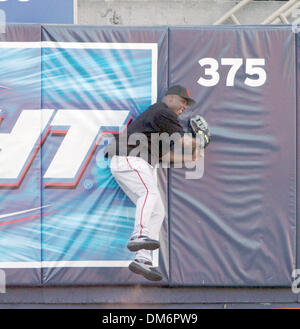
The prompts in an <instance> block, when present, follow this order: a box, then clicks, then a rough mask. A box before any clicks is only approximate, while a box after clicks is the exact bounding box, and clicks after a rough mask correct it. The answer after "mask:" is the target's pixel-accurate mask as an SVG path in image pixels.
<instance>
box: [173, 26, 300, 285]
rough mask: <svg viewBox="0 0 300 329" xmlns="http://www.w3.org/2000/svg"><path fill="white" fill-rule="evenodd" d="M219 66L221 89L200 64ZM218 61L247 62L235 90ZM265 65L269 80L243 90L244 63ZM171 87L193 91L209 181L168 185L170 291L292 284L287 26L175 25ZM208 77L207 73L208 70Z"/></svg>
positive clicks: (292, 96) (291, 88) (292, 103)
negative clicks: (203, 129)
mask: <svg viewBox="0 0 300 329" xmlns="http://www.w3.org/2000/svg"><path fill="white" fill-rule="evenodd" d="M206 57H210V58H214V59H215V60H216V61H217V62H218V63H219V69H218V72H219V74H220V80H219V82H218V83H217V84H216V85H215V86H213V87H206V86H203V85H200V84H198V83H197V81H198V79H199V78H200V77H204V78H206V79H209V76H207V75H205V72H204V68H207V67H208V66H205V67H201V66H200V65H199V63H198V61H199V60H200V59H202V58H206ZM221 58H242V59H243V65H242V66H241V67H240V68H239V70H238V71H237V73H236V75H235V79H234V86H226V79H227V76H228V71H229V68H230V67H229V66H225V65H221ZM250 58H264V59H265V66H263V68H264V69H265V71H266V75H267V80H266V82H265V83H264V84H263V85H261V86H259V87H250V86H247V85H246V84H245V82H244V81H245V79H246V78H247V77H249V78H252V79H257V78H258V77H257V76H256V75H253V76H250V75H247V74H246V73H245V71H246V67H245V63H246V59H250ZM169 63H170V64H169V84H170V85H174V84H177V83H180V84H182V85H185V86H186V87H187V88H189V89H190V92H191V96H192V97H193V98H195V99H196V101H197V103H196V105H195V106H194V107H193V108H192V109H191V110H190V111H189V112H187V113H186V114H184V116H182V121H183V123H185V122H186V121H187V119H188V118H189V117H190V116H192V115H194V114H200V115H203V116H204V117H205V118H206V119H207V121H208V123H209V125H210V126H211V128H212V134H213V138H212V142H211V145H209V147H208V149H207V150H206V152H205V168H204V176H203V177H202V178H201V179H194V180H191V179H190V180H187V179H186V178H185V170H182V169H171V171H170V175H169V178H170V181H169V193H170V194H169V202H170V204H169V207H170V268H171V284H172V285H197V286H199V285H203V286H221V285H222V286H254V285H255V286H256V285H257V286H290V284H291V273H292V270H293V267H294V264H295V258H296V239H295V238H296V144H295V142H296V125H295V123H296V85H295V35H294V34H293V33H292V30H291V29H290V27H282V26H281V27H265V26H263V27H260V26H252V27H223V26H222V27H201V28H171V29H170V35H169ZM206 73H208V72H206Z"/></svg>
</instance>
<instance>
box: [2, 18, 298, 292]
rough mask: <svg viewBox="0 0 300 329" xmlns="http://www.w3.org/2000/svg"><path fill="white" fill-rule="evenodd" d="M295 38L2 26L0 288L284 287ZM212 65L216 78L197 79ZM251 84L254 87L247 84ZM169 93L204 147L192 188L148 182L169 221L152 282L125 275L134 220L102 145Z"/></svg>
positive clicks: (187, 182) (290, 222) (267, 30)
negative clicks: (174, 88) (186, 100)
mask: <svg viewBox="0 0 300 329" xmlns="http://www.w3.org/2000/svg"><path fill="white" fill-rule="evenodd" d="M297 38H298V48H297V51H296V49H295V44H296V43H295V41H296V40H295V34H294V33H292V29H291V27H289V26H248V27H232V26H229V27H228V26H224V27H223V26H220V27H201V28H200V27H199V28H167V27H161V28H154V27H148V28H138V27H134V28H129V27H124V28H123V27H122V28H111V27H95V26H93V27H92V26H79V25H77V26H73V25H43V26H40V25H32V24H31V25H22V24H8V25H7V27H6V33H5V34H0V47H1V53H0V58H1V80H0V110H1V112H0V148H1V152H0V175H1V176H0V185H1V186H0V196H1V206H0V207H1V210H0V233H1V234H0V269H1V268H3V269H4V270H5V273H6V280H7V284H8V285H14V286H16V285H20V286H24V285H30V286H38V285H48V286H58V285H61V286H64V285H66V286H67V285H73V286H76V285H77V286H78V285H128V284H145V285H157V284H159V285H166V286H191V285H192V286H290V285H291V280H292V278H291V274H292V270H293V269H294V267H295V266H296V263H295V262H296V259H297V257H296V249H297V248H298V246H299V243H297V241H296V231H299V225H297V223H296V159H297V153H296V74H295V72H296V63H297V62H296V53H297V52H298V57H297V58H298V63H297V75H298V78H299V70H300V63H299V58H300V56H299V44H300V40H299V36H297ZM39 41H42V43H39ZM8 42H17V43H15V44H12V46H10V45H9V44H8ZM203 58H209V59H208V62H207V59H204V60H202V61H200V64H203V65H202V66H201V65H200V64H199V60H201V59H203ZM228 59H229V60H228ZM232 59H233V60H232ZM237 59H239V60H237ZM249 59H250V61H249ZM252 59H260V60H261V59H265V63H264V65H262V64H261V63H262V62H261V61H260V62H259V65H257V63H258V62H257V61H256V62H255V61H254V62H253V61H252V62H251V60H252ZM216 63H217V65H218V66H219V67H218V69H217V70H215V71H217V73H216V72H215V73H213V70H211V71H209V70H207V68H209V64H212V65H216ZM255 63H256V65H255ZM204 64H205V65H204ZM232 64H234V65H232ZM257 67H259V70H258V71H257ZM205 69H206V71H205ZM253 70H254V71H253ZM246 72H247V73H246ZM255 72H258V73H259V74H258V75H255V74H254V75H251V73H255ZM263 72H265V73H266V81H265V82H264V83H262V84H261V85H260V86H249V85H247V84H245V79H246V78H248V79H247V80H246V81H247V82H249V81H250V84H251V82H252V83H254V84H259V82H260V81H261V80H263V79H264V73H263ZM209 73H211V74H212V77H215V78H213V79H210V76H209ZM200 77H202V80H200V83H202V85H200V84H199V83H197V81H198V80H199V78H200ZM203 78H204V79H206V83H207V84H210V85H213V86H211V87H209V86H205V81H204V80H203ZM218 78H219V80H218ZM251 79H252V80H251ZM260 79H261V80H260ZM203 81H204V82H203ZM177 83H180V84H182V85H185V86H186V87H187V88H188V89H189V90H190V92H191V96H192V97H193V98H195V99H196V101H197V104H196V105H195V106H194V107H193V108H192V109H191V111H189V112H186V113H185V114H183V115H182V116H181V120H182V123H183V124H184V125H186V123H187V120H188V118H189V117H190V116H191V115H192V114H200V115H203V116H205V117H206V119H207V121H208V122H209V124H210V126H211V128H212V133H213V141H212V143H211V145H210V146H209V147H208V149H207V150H206V151H205V157H204V163H205V167H204V176H203V177H202V178H201V179H186V174H187V170H186V169H174V168H171V169H169V171H168V172H167V170H165V169H164V170H162V169H159V171H158V180H159V185H160V189H161V192H162V194H163V196H164V201H165V207H166V210H167V212H168V216H167V219H166V220H165V221H164V225H163V229H162V232H161V236H160V240H161V248H160V252H159V254H158V253H155V254H154V259H155V262H157V264H159V267H160V270H161V271H162V273H163V276H164V280H163V281H161V282H160V283H155V282H154V283H153V282H150V281H147V280H145V279H143V278H142V277H140V276H137V275H134V274H132V273H131V272H130V271H129V270H128V269H127V265H128V263H129V262H130V261H131V259H133V258H134V254H132V253H130V252H129V251H128V250H127V249H126V243H127V240H128V238H129V237H130V233H131V230H132V228H133V221H134V210H135V208H134V205H133V204H132V203H131V201H130V200H129V199H128V198H127V197H126V196H125V195H124V193H123V192H122V191H121V190H120V189H119V187H118V185H117V184H116V182H115V180H114V179H113V177H112V176H111V174H110V171H109V169H108V167H107V165H108V163H107V161H106V160H105V159H104V158H103V146H104V145H105V143H107V142H108V140H107V138H105V135H102V132H114V133H116V132H117V131H119V130H121V129H122V128H123V127H124V126H125V125H126V124H127V123H128V121H129V119H130V116H131V117H132V118H135V117H136V116H137V115H138V114H139V113H141V112H143V111H144V110H145V109H146V108H147V107H148V106H149V105H150V104H151V102H154V101H156V99H158V100H160V99H161V98H162V96H163V95H164V92H165V91H166V89H167V87H168V85H174V84H177ZM203 84H204V85H203ZM298 85H299V84H298ZM297 102H298V105H299V99H297ZM29 110H30V111H29ZM106 111H111V112H106ZM117 111H118V112H117ZM39 114H40V117H39V116H38V115H39ZM28 118H29V119H28ZM38 118H39V119H40V120H37V119H38ZM26 120H27V121H26ZM29 123H30V124H29ZM27 127H28V129H27ZM13 128H14V129H15V128H18V129H17V130H16V131H15V133H13V132H14V130H13ZM100 128H101V129H100ZM33 132H35V133H36V134H37V136H38V137H36V136H35V135H34V133H33ZM27 135H30V136H28V137H26V136H27ZM8 136H11V137H10V138H8ZM24 136H25V137H26V138H25V137H24ZM101 136H102V138H101ZM22 141H23V142H24V143H25V141H26V143H25V144H26V145H25V144H22ZM28 145H31V146H32V147H31V148H28V147H26V146H28ZM298 145H299V144H298ZM10 146H12V147H10ZM25 151H26V152H27V153H26V152H25ZM25 153H26V154H25ZM22 159H23V160H24V161H23V163H22ZM15 161H17V162H18V163H19V164H20V166H19V167H18V168H19V171H18V170H17V172H15V171H13V170H12V171H11V169H12V168H15ZM9 163H11V166H9ZM8 173H9V175H8ZM298 234H300V233H299V232H298ZM296 244H297V245H296ZM298 255H299V253H298ZM299 260H300V259H299V256H298V263H299Z"/></svg>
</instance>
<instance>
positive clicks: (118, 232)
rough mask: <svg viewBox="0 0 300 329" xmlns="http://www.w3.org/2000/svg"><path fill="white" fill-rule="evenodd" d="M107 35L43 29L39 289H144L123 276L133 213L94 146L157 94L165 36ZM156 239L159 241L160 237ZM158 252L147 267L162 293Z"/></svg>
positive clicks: (99, 146) (150, 33) (135, 278)
mask: <svg viewBox="0 0 300 329" xmlns="http://www.w3.org/2000/svg"><path fill="white" fill-rule="evenodd" d="M77 33H80V34H82V35H84V38H81V37H78V35H76V34H77ZM117 33H120V32H119V31H118V30H117ZM102 34H105V35H106V36H107V37H109V39H107V38H103V37H102ZM115 34H116V32H111V31H102V30H101V29H100V28H91V27H87V28H84V27H81V28H80V30H79V29H76V28H74V29H73V28H71V27H67V28H65V27H63V26H61V27H50V26H49V27H47V26H43V34H42V40H43V43H42V44H43V46H42V86H43V88H42V108H43V113H45V111H49V109H52V110H51V111H53V118H52V120H51V123H50V128H49V136H48V137H47V141H46V142H45V143H44V145H43V148H42V177H43V188H42V204H43V206H44V207H47V211H49V212H50V214H49V215H48V216H43V219H42V259H43V263H42V264H43V280H42V281H43V283H44V284H47V285H57V284H59V285H73V284H104V283H108V284H128V283H136V282H141V283H144V282H145V283H149V281H148V282H147V281H146V280H145V279H144V278H141V276H137V275H135V274H132V273H131V272H130V271H129V270H128V268H127V267H128V265H129V264H130V262H131V261H132V260H133V259H134V257H135V253H132V252H130V251H129V250H128V249H127V248H126V245H127V242H128V240H129V238H130V236H131V233H132V231H133V226H134V216H135V205H134V204H133V203H132V201H131V200H130V199H129V198H128V197H126V195H125V194H124V193H123V192H122V191H121V190H120V188H119V186H118V184H117V183H116V181H115V180H114V178H113V176H112V174H111V172H110V169H109V167H108V164H109V160H106V159H105V158H104V156H103V147H104V145H106V143H107V142H108V139H106V137H105V136H107V134H109V133H111V134H114V133H119V132H120V131H122V130H123V129H124V128H125V127H126V126H127V125H128V122H129V121H130V120H131V119H133V120H134V119H135V118H136V117H137V116H138V115H139V114H140V113H142V112H143V111H145V110H146V109H147V108H148V107H149V106H150V105H151V104H153V103H154V102H156V100H157V90H158V89H163V88H164V89H166V82H167V81H166V79H164V80H163V81H159V84H158V75H157V72H158V70H161V65H162V63H161V62H160V61H159V56H160V57H162V58H164V59H165V58H166V47H165V45H164V44H163V43H164V42H166V37H167V30H165V29H158V30H156V31H154V33H153V31H147V30H145V31H141V30H139V33H138V34H136V31H131V30H129V31H126V30H122V32H121V33H120V36H121V37H119V38H117V37H115ZM96 36H97V37H96ZM99 36H100V37H99ZM66 40H67V41H66ZM161 40H163V43H162V42H161ZM158 63H159V64H158ZM158 66H159V67H158ZM165 77H166V75H165ZM164 176H165V177H164ZM165 184H166V175H164V173H163V172H162V187H163V186H164V185H165ZM165 190H166V189H165ZM166 207H167V205H166ZM162 235H164V236H165V237H162V239H163V240H164V239H167V230H165V231H164V232H163V233H162ZM161 253H162V254H163V255H161ZM161 253H160V254H159V253H158V251H155V252H154V253H153V258H154V264H155V265H156V266H158V265H160V266H161V267H162V270H163V271H164V273H165V279H164V280H163V281H162V284H163V283H165V282H167V280H168V275H167V271H166V269H167V266H166V265H164V262H165V261H167V260H168V257H167V256H168V247H167V244H166V248H165V250H162V251H161ZM150 283H151V282H150Z"/></svg>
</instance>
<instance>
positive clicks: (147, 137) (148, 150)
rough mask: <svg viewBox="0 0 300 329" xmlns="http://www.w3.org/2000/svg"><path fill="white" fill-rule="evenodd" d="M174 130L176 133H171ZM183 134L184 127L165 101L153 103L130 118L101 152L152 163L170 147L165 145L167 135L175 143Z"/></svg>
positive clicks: (106, 154)
mask: <svg viewBox="0 0 300 329" xmlns="http://www.w3.org/2000/svg"><path fill="white" fill-rule="evenodd" d="M137 133H140V134H137ZM162 133H167V135H166V134H164V135H162ZM174 133H177V134H175V135H172V134H174ZM141 134H142V135H141ZM183 134H184V130H183V128H182V126H181V124H180V123H179V121H178V118H177V115H176V114H175V113H174V112H172V111H171V110H170V109H169V108H168V107H167V105H166V104H164V103H155V104H153V105H151V106H150V107H149V108H148V109H147V110H146V111H144V112H143V113H142V114H140V115H139V116H138V117H137V118H136V119H135V120H133V121H131V122H130V123H129V125H128V127H127V130H126V131H125V132H124V133H122V134H120V135H115V140H113V141H112V143H110V144H109V145H108V146H107V147H106V148H105V150H104V153H105V156H106V157H107V156H109V157H111V156H113V155H129V156H140V157H142V158H144V159H145V160H146V161H147V162H149V163H150V164H151V165H154V164H156V163H157V162H159V160H160V159H161V157H162V156H163V155H164V154H166V153H167V152H168V150H170V145H169V147H167V143H169V142H170V138H167V136H171V135H172V136H171V140H172V141H173V142H175V140H176V139H177V138H178V137H180V136H183ZM163 136H165V137H166V138H163ZM124 137H126V138H124ZM114 143H115V144H114ZM171 147H172V146H171Z"/></svg>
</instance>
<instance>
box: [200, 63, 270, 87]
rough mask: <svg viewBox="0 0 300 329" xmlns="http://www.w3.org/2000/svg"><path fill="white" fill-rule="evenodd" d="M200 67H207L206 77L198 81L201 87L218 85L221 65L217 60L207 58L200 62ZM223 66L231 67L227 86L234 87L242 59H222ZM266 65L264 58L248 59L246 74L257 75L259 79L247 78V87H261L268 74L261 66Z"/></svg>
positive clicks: (205, 70)
mask: <svg viewBox="0 0 300 329" xmlns="http://www.w3.org/2000/svg"><path fill="white" fill-rule="evenodd" d="M199 64H200V66H205V69H204V75H205V77H200V79H199V80H198V83H199V85H201V86H204V87H213V86H215V85H217V84H218V82H219V80H220V74H219V72H218V69H219V63H218V61H217V60H216V59H215V58H211V57H205V58H201V59H200V60H199ZM221 65H228V66H231V67H230V69H229V71H228V75H227V79H226V86H230V87H232V86H234V78H235V75H236V73H237V71H238V69H239V68H240V67H241V66H242V65H243V59H242V58H221ZM264 65H265V59H264V58H247V59H246V70H245V72H246V74H247V75H249V76H251V75H257V77H252V78H251V77H247V78H246V79H245V81H244V83H245V85H247V86H250V87H260V86H262V85H263V84H264V83H265V82H266V80H267V74H266V71H265V69H264V68H262V67H261V66H264Z"/></svg>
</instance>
